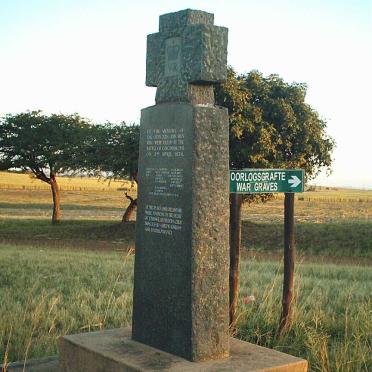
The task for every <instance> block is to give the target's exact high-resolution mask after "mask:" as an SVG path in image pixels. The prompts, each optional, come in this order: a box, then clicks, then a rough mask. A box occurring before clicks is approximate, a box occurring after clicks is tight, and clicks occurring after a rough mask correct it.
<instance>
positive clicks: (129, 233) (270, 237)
mask: <svg viewBox="0 0 372 372" xmlns="http://www.w3.org/2000/svg"><path fill="white" fill-rule="evenodd" d="M134 235H135V222H127V223H124V224H122V223H119V222H113V221H95V220H63V221H61V222H60V223H59V224H57V225H51V223H50V220H39V219H37V220H36V219H22V220H21V219H9V220H0V240H2V241H12V242H17V241H18V242H27V243H28V244H33V243H35V242H37V243H39V242H44V243H45V242H48V244H50V243H52V242H53V241H55V242H59V243H61V242H68V244H69V245H74V244H75V243H74V242H76V244H75V245H78V244H79V245H86V246H87V247H89V246H91V247H93V248H94V247H96V246H97V245H99V244H100V242H101V243H102V242H105V246H108V245H110V244H112V245H113V246H116V244H117V243H118V242H125V243H126V244H127V245H131V246H133V245H134ZM283 240H284V236H283V225H282V224H280V223H252V222H248V221H243V223H242V248H243V252H244V251H246V252H250V251H255V252H263V253H271V254H282V252H283ZM296 242H297V250H298V253H299V255H318V256H337V257H340V256H344V257H365V258H372V223H369V222H348V223H340V222H337V223H322V224H319V223H297V224H296Z"/></svg>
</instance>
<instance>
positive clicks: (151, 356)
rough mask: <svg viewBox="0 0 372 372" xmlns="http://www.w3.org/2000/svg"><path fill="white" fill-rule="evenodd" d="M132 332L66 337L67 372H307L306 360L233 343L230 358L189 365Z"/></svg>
mask: <svg viewBox="0 0 372 372" xmlns="http://www.w3.org/2000/svg"><path fill="white" fill-rule="evenodd" d="M130 335H131V331H130V329H113V330H108V331H100V332H92V333H85V334H80V335H72V336H66V337H63V338H61V339H60V349H61V350H63V354H61V357H60V365H61V367H62V368H61V370H62V371H63V372H102V371H105V372H124V371H125V372H128V371H136V372H138V371H142V372H145V371H169V372H231V371H234V372H242V371H246V372H249V371H260V372H265V371H271V372H274V371H275V372H306V371H307V362H306V361H305V360H303V359H299V358H296V357H293V356H291V355H287V354H283V353H280V352H278V351H275V350H271V349H266V348H263V347H260V346H257V345H253V344H250V343H248V342H243V341H239V340H237V339H233V338H231V339H230V345H231V352H230V355H231V356H230V358H227V359H222V360H212V361H208V362H199V363H195V362H189V361H187V360H185V359H183V358H180V357H178V356H176V355H171V354H168V353H166V352H162V351H160V350H157V349H154V348H152V347H150V346H147V345H144V344H141V343H138V342H135V341H133V340H131V338H130Z"/></svg>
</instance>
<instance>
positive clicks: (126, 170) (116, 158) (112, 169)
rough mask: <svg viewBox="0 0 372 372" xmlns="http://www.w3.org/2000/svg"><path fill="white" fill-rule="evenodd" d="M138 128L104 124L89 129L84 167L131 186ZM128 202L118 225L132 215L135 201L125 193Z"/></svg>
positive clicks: (136, 152) (136, 161) (134, 179)
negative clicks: (89, 136) (89, 135)
mask: <svg viewBox="0 0 372 372" xmlns="http://www.w3.org/2000/svg"><path fill="white" fill-rule="evenodd" d="M138 147H139V126H138V125H135V124H132V125H127V124H126V123H125V122H122V123H120V124H114V123H106V124H104V125H95V126H93V127H92V128H91V141H90V145H89V147H88V149H87V150H86V159H87V164H86V168H88V169H90V170H91V171H92V172H93V173H94V174H96V175H100V176H104V177H106V178H110V179H129V180H131V181H133V182H135V183H137V182H138V180H137V173H138V151H139V149H138ZM125 197H126V198H127V199H128V200H129V206H128V207H127V209H126V211H125V213H124V215H123V218H122V222H127V221H129V220H130V218H131V216H132V215H133V213H134V211H135V209H136V206H137V199H136V198H132V197H131V196H130V195H129V194H128V193H127V192H125Z"/></svg>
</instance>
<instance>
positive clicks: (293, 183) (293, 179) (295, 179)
mask: <svg viewBox="0 0 372 372" xmlns="http://www.w3.org/2000/svg"><path fill="white" fill-rule="evenodd" d="M288 183H289V184H290V185H291V187H297V186H298V185H299V184H300V183H301V180H300V179H299V178H298V177H297V176H291V179H289V180H288Z"/></svg>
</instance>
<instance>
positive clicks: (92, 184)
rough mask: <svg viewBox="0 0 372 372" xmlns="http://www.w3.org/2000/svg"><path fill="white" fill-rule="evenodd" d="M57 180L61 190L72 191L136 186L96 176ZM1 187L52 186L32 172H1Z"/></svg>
mask: <svg viewBox="0 0 372 372" xmlns="http://www.w3.org/2000/svg"><path fill="white" fill-rule="evenodd" d="M57 181H58V184H59V185H60V188H61V190H70V191H74V190H75V191H113V190H118V189H131V188H132V187H134V185H133V184H132V182H130V181H127V180H120V181H110V182H109V181H106V180H105V179H103V178H102V179H100V178H95V177H58V178H57ZM0 189H13V190H14V189H16V190H18V189H22V190H49V189H50V186H49V185H48V184H46V183H45V182H42V181H40V180H38V179H37V178H35V177H33V175H32V174H22V173H13V172H0Z"/></svg>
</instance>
